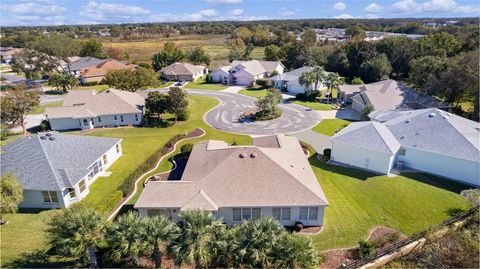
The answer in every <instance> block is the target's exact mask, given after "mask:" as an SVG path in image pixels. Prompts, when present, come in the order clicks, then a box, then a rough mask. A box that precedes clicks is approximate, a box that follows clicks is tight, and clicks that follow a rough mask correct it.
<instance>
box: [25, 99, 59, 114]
mask: <svg viewBox="0 0 480 269" xmlns="http://www.w3.org/2000/svg"><path fill="white" fill-rule="evenodd" d="M62 104H63V101H56V102H51V103H46V104H43V105H40V106H38V107H37V109H35V110H33V111H32V112H30V114H42V113H43V112H45V109H46V108H47V107H59V106H62Z"/></svg>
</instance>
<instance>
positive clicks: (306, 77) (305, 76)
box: [298, 71, 315, 91]
mask: <svg viewBox="0 0 480 269" xmlns="http://www.w3.org/2000/svg"><path fill="white" fill-rule="evenodd" d="M298 83H300V85H302V86H303V87H305V91H310V90H311V87H312V84H313V83H315V75H314V74H313V73H312V72H310V71H307V72H303V73H302V74H301V75H300V77H299V78H298Z"/></svg>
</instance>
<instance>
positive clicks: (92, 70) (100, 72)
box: [80, 59, 138, 84]
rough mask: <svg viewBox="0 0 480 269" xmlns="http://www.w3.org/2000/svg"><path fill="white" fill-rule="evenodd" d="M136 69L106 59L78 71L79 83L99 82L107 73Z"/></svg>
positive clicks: (129, 65)
mask: <svg viewBox="0 0 480 269" xmlns="http://www.w3.org/2000/svg"><path fill="white" fill-rule="evenodd" d="M136 68H138V65H135V64H130V63H124V62H121V61H117V60H115V59H108V60H105V61H103V62H101V63H99V64H97V65H96V66H90V67H87V68H84V69H82V70H81V71H80V82H81V83H82V84H85V83H88V82H100V81H102V80H103V79H105V75H106V74H107V72H109V71H115V70H133V69H136Z"/></svg>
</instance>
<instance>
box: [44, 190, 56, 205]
mask: <svg viewBox="0 0 480 269" xmlns="http://www.w3.org/2000/svg"><path fill="white" fill-rule="evenodd" d="M42 196H43V202H44V203H58V197H57V192H55V191H42Z"/></svg>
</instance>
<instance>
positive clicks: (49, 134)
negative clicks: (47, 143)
mask: <svg viewBox="0 0 480 269" xmlns="http://www.w3.org/2000/svg"><path fill="white" fill-rule="evenodd" d="M45 135H46V136H48V137H50V136H52V135H53V134H51V133H46V134H45Z"/></svg>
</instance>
